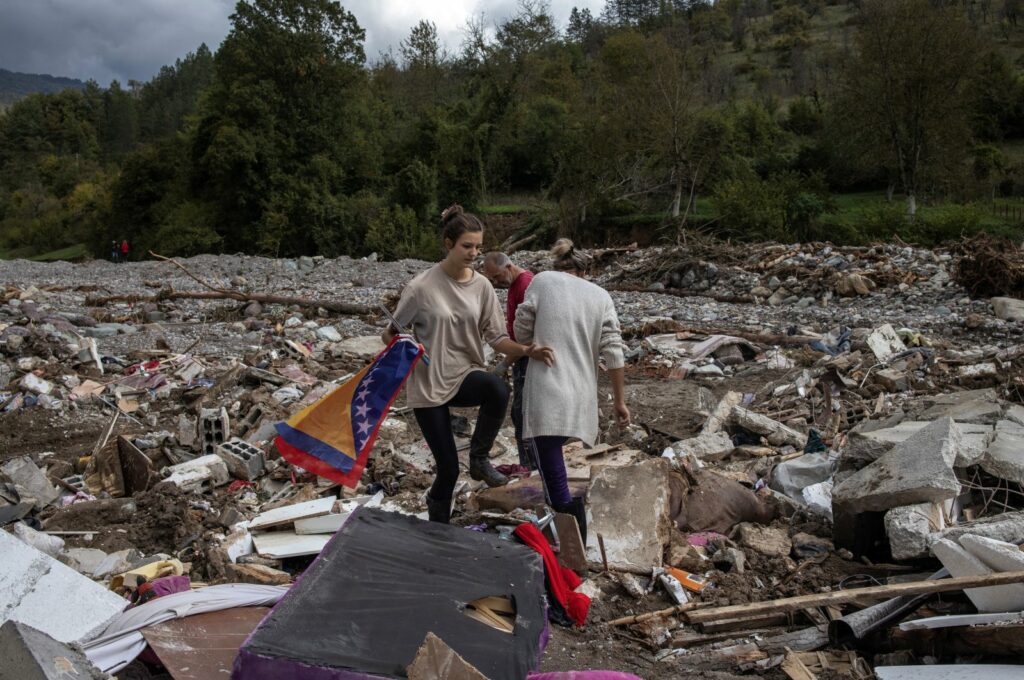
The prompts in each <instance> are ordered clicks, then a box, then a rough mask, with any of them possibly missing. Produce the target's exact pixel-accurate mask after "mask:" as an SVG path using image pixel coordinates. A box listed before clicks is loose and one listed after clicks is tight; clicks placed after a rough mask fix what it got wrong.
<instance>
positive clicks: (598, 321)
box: [515, 239, 630, 543]
mask: <svg viewBox="0 0 1024 680" xmlns="http://www.w3.org/2000/svg"><path fill="white" fill-rule="evenodd" d="M551 254H552V257H553V259H554V262H553V266H554V270H555V271H546V272H541V273H540V274H537V275H536V276H534V278H533V282H532V283H531V284H530V287H529V288H527V289H526V298H525V299H524V300H523V302H522V303H521V304H520V305H519V309H518V310H517V312H516V321H515V332H516V339H517V341H519V342H522V343H525V344H528V345H529V344H537V345H541V346H544V347H550V348H551V349H553V350H554V353H555V355H556V356H557V357H558V361H557V362H556V363H555V364H554V365H550V366H549V365H545V364H544V363H543V362H539V361H538V362H533V361H531V362H530V364H529V368H528V369H527V372H526V385H525V388H524V394H523V438H524V439H525V440H529V441H531V442H532V444H531V449H532V451H533V454H534V455H535V456H536V458H537V464H538V468H539V469H540V471H541V475H542V477H543V479H544V487H545V489H546V490H547V495H548V500H549V502H550V503H551V507H553V508H554V509H555V510H557V511H559V512H566V513H569V514H571V515H573V516H574V517H575V518H576V521H577V522H578V523H579V526H580V535H581V536H582V538H583V540H584V543H585V542H586V534H587V525H586V511H585V509H584V507H583V499H582V498H573V497H572V496H571V494H570V493H569V483H568V480H567V478H566V473H565V459H564V458H563V456H562V445H563V444H564V443H565V441H566V440H567V439H569V438H570V437H575V438H578V439H579V440H580V441H582V442H583V443H584V444H585V445H587V446H592V445H593V444H594V441H595V440H596V439H597V432H598V401H597V371H598V361H599V360H600V359H601V358H603V359H604V363H605V367H606V368H607V369H608V375H609V377H610V378H611V384H612V393H613V396H614V408H615V415H616V418H617V420H618V422H619V424H620V425H622V426H625V425H628V424H629V422H630V414H629V408H628V407H627V406H626V400H625V395H624V384H625V383H624V376H623V365H624V363H625V362H624V359H623V344H622V335H621V333H620V331H619V318H618V315H617V314H616V313H615V305H614V303H613V302H612V298H611V296H610V295H608V292H607V291H605V290H604V289H603V288H601V287H600V286H597V285H595V284H593V283H591V282H589V281H587V280H586V279H584V278H583V277H584V276H585V274H586V273H587V270H588V269H589V267H590V263H591V259H592V258H590V256H588V255H587V254H586V253H583V252H580V251H578V250H576V249H575V248H574V247H573V244H572V241H570V240H568V239H561V240H559V241H558V242H557V243H556V244H555V246H554V248H552V250H551Z"/></svg>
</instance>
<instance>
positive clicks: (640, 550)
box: [587, 458, 672, 571]
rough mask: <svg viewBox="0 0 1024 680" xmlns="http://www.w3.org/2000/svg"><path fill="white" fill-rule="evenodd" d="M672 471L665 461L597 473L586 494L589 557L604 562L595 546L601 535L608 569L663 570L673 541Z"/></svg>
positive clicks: (600, 470) (601, 469)
mask: <svg viewBox="0 0 1024 680" xmlns="http://www.w3.org/2000/svg"><path fill="white" fill-rule="evenodd" d="M671 472H672V466H671V465H670V464H669V463H668V461H666V460H664V459H662V458H654V459H651V460H647V461H644V462H643V463H639V464H638V465H634V466H633V467H626V468H620V467H602V468H599V469H597V470H596V471H595V473H594V478H593V480H592V481H591V483H590V491H589V494H588V498H589V506H590V513H591V519H590V525H589V527H588V529H587V558H588V559H589V560H590V561H591V562H600V560H601V552H600V549H599V547H598V542H597V535H598V534H601V535H602V536H603V537H604V546H605V552H606V554H607V558H608V564H609V566H611V567H613V568H622V569H625V570H627V571H628V570H634V569H645V570H649V569H650V568H651V567H655V566H661V563H662V559H663V553H664V550H665V546H666V545H668V539H669V529H670V519H669V496H670V490H669V475H670V474H671Z"/></svg>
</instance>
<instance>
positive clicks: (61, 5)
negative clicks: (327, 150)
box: [0, 0, 604, 86]
mask: <svg viewBox="0 0 1024 680" xmlns="http://www.w3.org/2000/svg"><path fill="white" fill-rule="evenodd" d="M342 5H344V6H345V8H346V9H348V10H349V11H351V12H352V13H353V14H355V16H356V18H357V19H358V20H359V24H360V25H361V26H362V27H363V28H364V29H366V56H367V57H368V58H369V59H370V60H371V61H372V60H375V59H376V58H377V56H378V55H379V54H380V53H381V52H383V51H386V50H387V49H388V47H389V46H394V47H395V51H396V53H397V46H398V42H399V41H400V40H402V39H403V38H404V37H405V36H407V35H408V33H409V29H410V28H411V27H412V26H414V25H415V24H416V22H418V21H419V20H420V19H429V20H431V21H433V22H434V23H435V24H437V29H438V33H439V34H440V36H441V39H442V40H443V41H444V42H445V44H446V46H447V47H448V49H450V50H452V51H454V50H457V49H458V47H459V45H460V43H461V42H462V28H463V27H464V26H465V25H466V21H467V19H469V18H471V17H479V16H480V15H481V14H483V15H484V17H485V20H486V21H487V22H488V23H493V22H495V21H500V20H501V19H503V18H505V17H507V16H509V15H510V14H512V13H514V12H515V10H516V8H517V5H518V2H517V0H342ZM573 6H577V7H581V8H582V7H589V8H590V9H591V11H592V12H593V13H594V14H595V15H597V14H599V13H600V10H601V8H602V7H603V6H604V0H550V7H551V12H552V14H553V15H554V17H555V19H556V20H557V21H558V22H559V25H560V26H564V25H565V22H566V20H567V19H568V17H569V11H570V10H571V9H572V7H573ZM233 9H234V1H233V0H0V68H5V69H8V70H10V71H21V72H23V73H49V74H50V75H55V76H67V77H71V78H80V79H82V80H86V79H88V78H95V79H96V80H97V81H99V83H100V84H101V85H104V86H106V85H108V84H109V83H110V81H111V80H112V79H115V78H116V79H118V80H120V81H121V82H122V83H124V82H126V81H127V80H128V79H135V80H148V79H149V78H151V77H152V76H153V75H155V74H156V72H157V71H158V70H159V69H160V67H161V66H163V65H164V64H172V63H174V60H175V59H177V58H178V57H181V56H184V55H185V54H186V53H188V52H190V51H192V50H194V49H195V48H196V47H198V46H199V44H200V43H203V42H205V43H206V44H207V45H209V46H210V47H211V48H216V46H217V45H219V44H220V41H221V40H222V39H223V38H224V36H225V35H226V34H227V32H228V28H229V21H228V15H230V14H231V12H232V10H233Z"/></svg>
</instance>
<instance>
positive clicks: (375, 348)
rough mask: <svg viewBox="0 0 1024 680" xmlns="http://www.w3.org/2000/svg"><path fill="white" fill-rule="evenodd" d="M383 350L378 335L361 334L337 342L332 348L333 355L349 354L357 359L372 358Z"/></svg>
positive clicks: (382, 344)
mask: <svg viewBox="0 0 1024 680" xmlns="http://www.w3.org/2000/svg"><path fill="white" fill-rule="evenodd" d="M383 350H384V343H383V341H381V339H380V336H379V335H362V336H359V337H355V338H349V339H347V340H343V341H341V342H339V343H338V344H337V345H336V346H335V347H334V349H333V351H332V353H333V354H334V355H335V356H340V355H341V354H351V355H353V356H354V357H355V358H358V359H366V360H370V359H373V358H374V357H375V356H377V355H378V354H380V353H381V352H382V351H383Z"/></svg>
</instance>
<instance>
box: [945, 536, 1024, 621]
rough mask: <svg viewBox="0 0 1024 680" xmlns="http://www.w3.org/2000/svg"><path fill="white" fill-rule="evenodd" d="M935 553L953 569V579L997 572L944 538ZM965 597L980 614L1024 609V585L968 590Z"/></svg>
mask: <svg viewBox="0 0 1024 680" xmlns="http://www.w3.org/2000/svg"><path fill="white" fill-rule="evenodd" d="M932 552H933V553H934V554H935V556H936V557H938V558H939V560H940V561H941V562H942V564H943V566H945V567H946V568H947V569H949V573H950V574H951V575H952V576H953V577H959V576H987V575H989V574H991V573H993V572H994V570H993V569H991V568H990V567H989V566H988V565H986V564H985V563H984V562H982V561H981V560H979V559H978V558H977V557H975V556H974V555H973V554H972V553H970V552H968V551H967V550H966V549H965V548H963V547H962V546H960V545H958V544H956V543H953V542H952V541H950V540H948V539H944V538H941V539H939V540H937V541H935V543H933V544H932ZM964 594H965V595H966V596H967V597H968V599H970V601H971V602H972V603H973V604H974V606H975V607H977V608H978V611H979V612H982V613H985V612H1012V611H1018V612H1019V611H1021V610H1024V583H1014V584H1011V585H1005V586H989V587H987V588H968V589H966V590H964Z"/></svg>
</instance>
